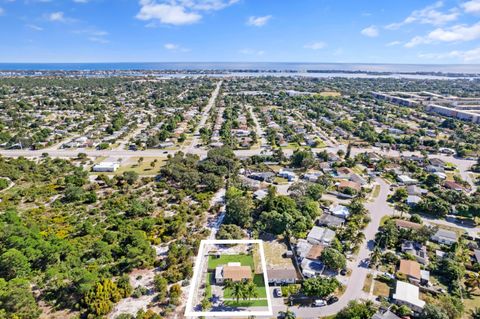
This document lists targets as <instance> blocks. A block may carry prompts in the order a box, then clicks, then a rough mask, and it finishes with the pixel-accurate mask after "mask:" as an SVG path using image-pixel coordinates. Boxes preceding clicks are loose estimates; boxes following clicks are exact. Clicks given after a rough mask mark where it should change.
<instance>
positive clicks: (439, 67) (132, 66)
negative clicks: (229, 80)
mask: <svg viewBox="0 0 480 319" xmlns="http://www.w3.org/2000/svg"><path fill="white" fill-rule="evenodd" d="M113 70H123V71H128V70H131V71H132V70H151V71H187V70H192V71H199V70H210V71H235V70H252V71H253V70H255V71H264V72H265V71H295V72H306V71H321V72H327V71H340V72H389V73H431V72H439V73H462V74H480V64H454V65H446V64H354V63H242V62H233V63H226V62H211V63H204V62H188V63H186V62H185V63H174V62H170V63H161V62H159V63H156V62H152V63H143V62H134V63H131V62H128V63H0V71H113Z"/></svg>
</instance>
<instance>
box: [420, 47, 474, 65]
mask: <svg viewBox="0 0 480 319" xmlns="http://www.w3.org/2000/svg"><path fill="white" fill-rule="evenodd" d="M418 57H419V58H423V59H435V60H445V59H452V58H454V59H460V60H461V61H462V62H466V63H474V62H475V63H478V62H480V47H478V48H474V49H471V50H466V51H460V50H454V51H450V52H446V53H421V54H419V55H418Z"/></svg>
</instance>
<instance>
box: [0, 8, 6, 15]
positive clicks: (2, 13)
mask: <svg viewBox="0 0 480 319" xmlns="http://www.w3.org/2000/svg"><path fill="white" fill-rule="evenodd" d="M4 14H5V10H4V9H3V8H2V7H0V16H3V15H4Z"/></svg>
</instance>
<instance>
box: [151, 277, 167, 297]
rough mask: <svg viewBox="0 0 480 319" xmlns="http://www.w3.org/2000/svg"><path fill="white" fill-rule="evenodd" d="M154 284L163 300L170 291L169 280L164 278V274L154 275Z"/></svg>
mask: <svg viewBox="0 0 480 319" xmlns="http://www.w3.org/2000/svg"><path fill="white" fill-rule="evenodd" d="M153 284H154V285H155V290H156V291H157V296H158V300H159V301H160V302H163V301H164V300H165V298H166V297H167V293H168V280H167V279H165V278H163V276H162V275H160V274H156V275H155V277H153Z"/></svg>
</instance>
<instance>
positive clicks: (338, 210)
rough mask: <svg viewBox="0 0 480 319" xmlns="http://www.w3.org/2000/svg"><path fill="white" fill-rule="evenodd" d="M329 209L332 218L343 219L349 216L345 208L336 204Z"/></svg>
mask: <svg viewBox="0 0 480 319" xmlns="http://www.w3.org/2000/svg"><path fill="white" fill-rule="evenodd" d="M329 209H330V212H331V213H332V215H333V216H336V217H340V218H343V219H345V218H347V217H348V216H350V211H349V210H348V207H347V206H344V205H340V204H337V205H332V206H330V208H329Z"/></svg>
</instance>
